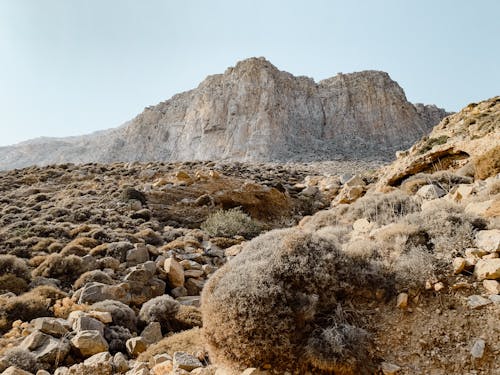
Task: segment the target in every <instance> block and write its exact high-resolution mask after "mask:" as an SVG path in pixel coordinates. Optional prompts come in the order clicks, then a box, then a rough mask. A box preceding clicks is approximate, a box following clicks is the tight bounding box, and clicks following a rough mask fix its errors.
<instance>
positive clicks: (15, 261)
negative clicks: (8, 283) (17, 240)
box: [0, 255, 30, 281]
mask: <svg viewBox="0 0 500 375" xmlns="http://www.w3.org/2000/svg"><path fill="white" fill-rule="evenodd" d="M6 274H11V275H14V276H17V277H19V278H22V279H24V280H26V281H29V280H30V271H29V268H28V266H27V265H26V262H25V261H24V260H23V259H21V258H18V257H16V256H14V255H0V275H6Z"/></svg>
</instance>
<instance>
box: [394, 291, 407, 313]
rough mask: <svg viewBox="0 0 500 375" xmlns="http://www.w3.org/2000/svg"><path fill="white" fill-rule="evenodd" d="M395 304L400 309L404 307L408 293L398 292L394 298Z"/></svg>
mask: <svg viewBox="0 0 500 375" xmlns="http://www.w3.org/2000/svg"><path fill="white" fill-rule="evenodd" d="M396 306H397V307H399V308H400V309H406V308H407V307H408V294H407V293H399V294H398V297H397V299H396Z"/></svg>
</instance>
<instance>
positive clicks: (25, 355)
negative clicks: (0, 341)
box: [2, 348, 38, 373]
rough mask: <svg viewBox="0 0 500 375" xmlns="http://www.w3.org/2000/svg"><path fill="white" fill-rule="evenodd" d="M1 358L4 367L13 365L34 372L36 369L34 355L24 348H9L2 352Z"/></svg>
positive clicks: (36, 364)
mask: <svg viewBox="0 0 500 375" xmlns="http://www.w3.org/2000/svg"><path fill="white" fill-rule="evenodd" d="M2 360H3V362H4V363H5V365H6V367H10V366H15V367H17V368H19V369H21V370H24V371H28V372H31V373H35V372H37V370H38V363H37V361H36V358H35V355H34V354H33V353H31V352H30V351H29V350H26V349H21V348H12V349H9V350H7V351H6V352H5V353H4V356H3V358H2Z"/></svg>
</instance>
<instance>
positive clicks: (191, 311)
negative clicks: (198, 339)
mask: <svg viewBox="0 0 500 375" xmlns="http://www.w3.org/2000/svg"><path fill="white" fill-rule="evenodd" d="M138 318H139V321H140V322H141V324H142V325H144V326H145V325H147V324H149V323H152V322H158V323H160V325H161V328H162V331H163V333H167V332H172V331H174V332H176V331H180V330H184V329H189V328H193V327H194V326H201V315H200V312H199V310H198V309H197V308H195V307H192V306H183V305H181V304H180V303H179V302H177V301H176V300H175V299H173V298H172V297H170V296H169V295H167V294H164V295H162V296H158V297H155V298H152V299H150V300H149V301H147V302H146V303H144V304H143V305H142V307H141V310H140V311H139V315H138Z"/></svg>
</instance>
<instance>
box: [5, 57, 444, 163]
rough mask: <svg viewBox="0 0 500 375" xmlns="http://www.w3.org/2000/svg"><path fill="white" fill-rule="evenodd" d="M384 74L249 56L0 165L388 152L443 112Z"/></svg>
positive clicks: (27, 147)
mask: <svg viewBox="0 0 500 375" xmlns="http://www.w3.org/2000/svg"><path fill="white" fill-rule="evenodd" d="M447 114H448V113H446V112H445V111H444V110H443V109H440V108H437V107H436V106H432V105H431V106H427V105H422V104H417V105H413V104H411V103H409V102H408V101H407V99H406V97H405V94H404V92H403V90H402V88H401V87H400V86H399V85H398V84H397V83H396V82H394V81H393V80H391V78H390V77H389V75H388V74H387V73H384V72H379V71H364V72H359V73H352V74H338V75H337V76H335V77H332V78H329V79H326V80H323V81H320V82H319V83H315V82H314V81H313V80H312V79H310V78H307V77H295V76H293V75H292V74H290V73H287V72H283V71H279V70H278V69H277V68H276V67H274V66H273V65H272V64H271V63H269V62H268V61H266V60H265V59H263V58H250V59H247V60H244V61H241V62H239V63H237V64H236V66H235V67H232V68H228V69H227V70H226V71H225V72H224V74H217V75H213V76H209V77H207V78H206V79H205V80H204V81H203V82H202V83H201V84H200V85H199V86H198V87H197V88H196V89H193V90H190V91H186V92H184V93H181V94H178V95H175V96H173V97H172V98H171V99H169V100H167V101H165V102H162V103H160V104H158V105H156V106H151V107H147V108H146V109H145V110H144V112H142V113H141V114H139V115H138V116H137V117H135V118H134V119H133V120H131V121H130V122H128V123H126V124H124V125H123V126H121V127H119V128H117V129H111V130H108V131H103V132H99V133H97V134H91V135H88V136H83V137H71V138H62V139H47V138H44V139H43V140H39V141H37V140H34V141H30V142H25V143H21V144H18V145H15V146H9V147H3V148H0V169H9V168H19V167H23V166H27V165H31V164H39V165H44V164H52V163H61V162H73V163H83V162H113V161H151V160H158V161H183V160H213V159H226V160H241V161H285V160H298V161H300V160H325V159H339V158H340V159H342V158H365V159H387V158H391V157H392V155H393V153H394V151H396V150H398V149H401V148H406V147H409V146H410V145H411V144H412V143H413V142H414V141H415V140H417V139H419V138H420V137H421V136H422V135H424V134H426V133H427V132H428V131H429V130H430V129H431V128H432V126H434V125H436V124H437V122H439V120H441V119H442V118H443V117H445V116H446V115H447Z"/></svg>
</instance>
